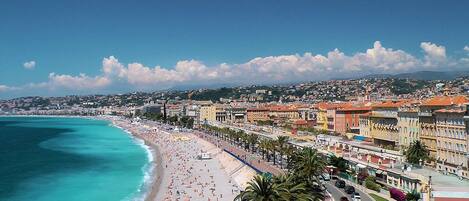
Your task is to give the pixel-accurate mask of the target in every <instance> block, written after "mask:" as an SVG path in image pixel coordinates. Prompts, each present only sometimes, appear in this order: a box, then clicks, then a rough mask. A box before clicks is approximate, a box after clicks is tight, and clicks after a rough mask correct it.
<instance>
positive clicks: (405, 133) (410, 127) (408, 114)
mask: <svg viewBox="0 0 469 201" xmlns="http://www.w3.org/2000/svg"><path fill="white" fill-rule="evenodd" d="M419 104H420V103H419V102H417V101H415V102H409V103H406V104H404V105H402V106H401V107H399V112H398V114H397V128H398V130H399V145H400V146H401V147H403V148H406V147H409V145H410V144H411V143H412V142H414V141H417V140H419V139H420V123H419V116H418V106H419Z"/></svg>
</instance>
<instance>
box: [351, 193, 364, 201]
mask: <svg viewBox="0 0 469 201" xmlns="http://www.w3.org/2000/svg"><path fill="white" fill-rule="evenodd" d="M361 200H362V199H361V197H360V193H357V192H355V193H354V194H353V195H352V201H361Z"/></svg>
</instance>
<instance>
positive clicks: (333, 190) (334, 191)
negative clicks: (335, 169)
mask: <svg viewBox="0 0 469 201" xmlns="http://www.w3.org/2000/svg"><path fill="white" fill-rule="evenodd" d="M334 182H335V180H331V181H328V182H326V183H325V185H326V188H327V191H329V193H330V194H331V195H332V198H334V200H335V201H340V198H341V197H347V198H348V199H349V200H352V198H351V195H349V194H347V193H345V191H344V189H339V188H337V187H335V186H334ZM355 191H356V192H358V193H360V197H361V200H362V201H374V200H373V198H371V197H370V196H369V195H368V194H366V193H365V192H363V191H361V190H360V189H358V188H355Z"/></svg>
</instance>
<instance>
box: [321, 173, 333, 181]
mask: <svg viewBox="0 0 469 201" xmlns="http://www.w3.org/2000/svg"><path fill="white" fill-rule="evenodd" d="M321 177H322V179H324V181H330V180H331V175H329V174H327V173H324V174H322V175H321Z"/></svg>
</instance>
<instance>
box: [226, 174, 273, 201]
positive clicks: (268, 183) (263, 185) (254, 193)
mask: <svg viewBox="0 0 469 201" xmlns="http://www.w3.org/2000/svg"><path fill="white" fill-rule="evenodd" d="M280 194H281V192H280V188H279V185H277V184H274V183H273V182H272V179H270V178H267V177H266V176H260V175H256V176H254V179H253V180H252V181H250V182H248V186H247V187H246V189H245V190H244V191H243V192H241V193H240V194H239V195H238V196H236V198H235V200H242V201H244V200H246V201H248V200H259V201H276V200H279V198H280Z"/></svg>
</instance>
